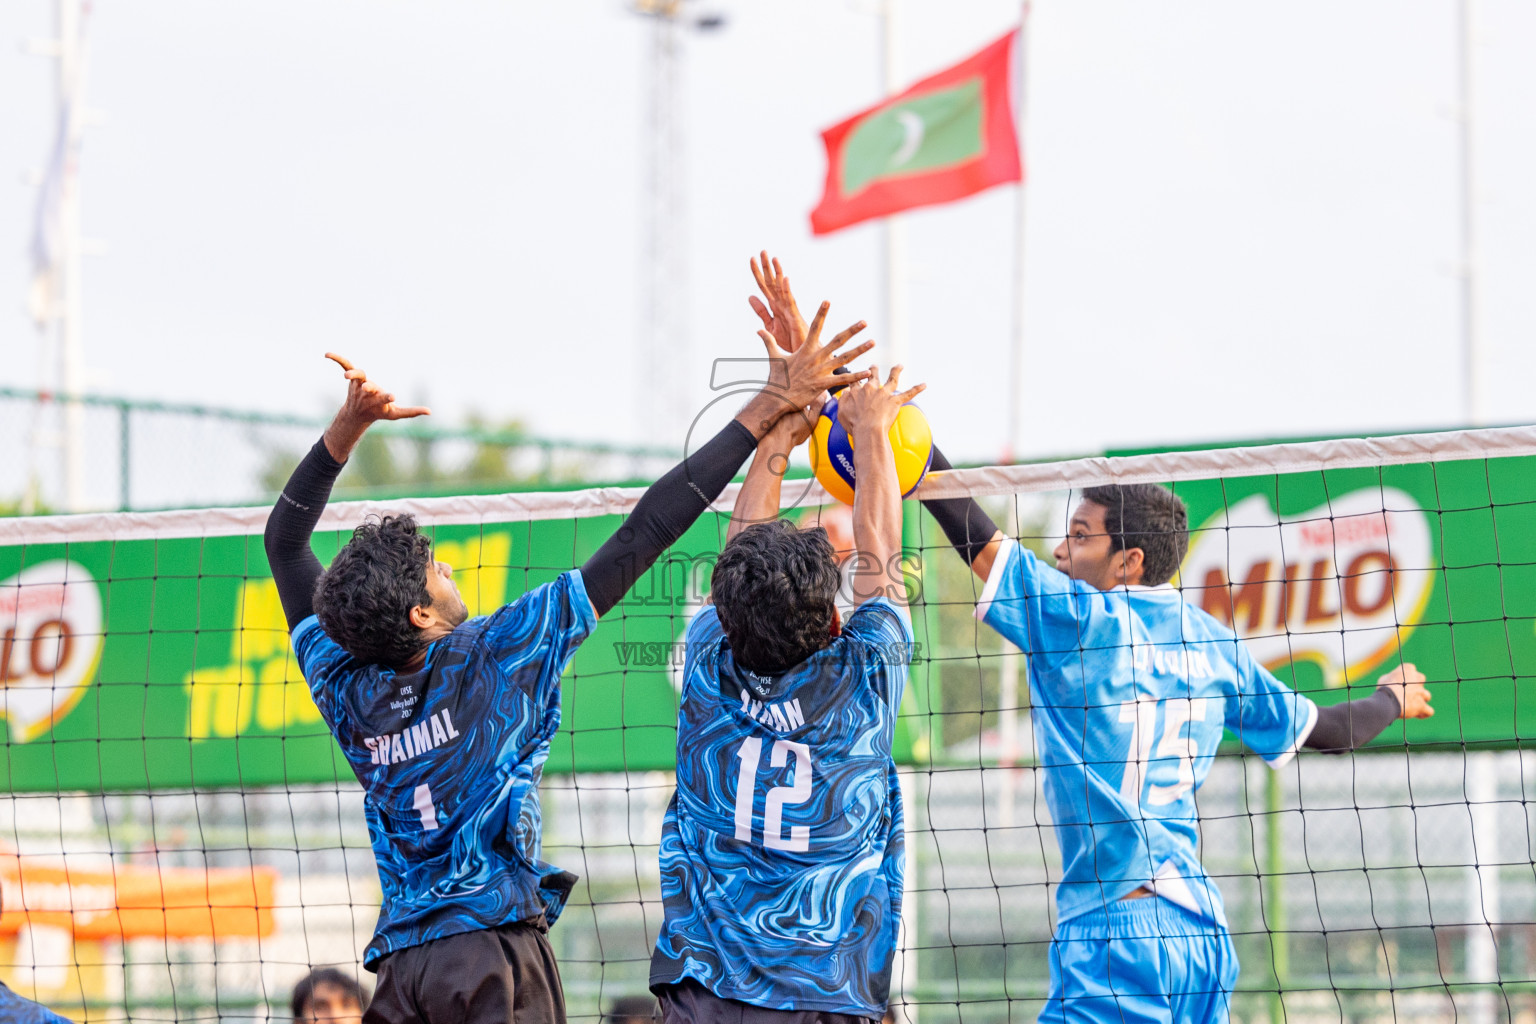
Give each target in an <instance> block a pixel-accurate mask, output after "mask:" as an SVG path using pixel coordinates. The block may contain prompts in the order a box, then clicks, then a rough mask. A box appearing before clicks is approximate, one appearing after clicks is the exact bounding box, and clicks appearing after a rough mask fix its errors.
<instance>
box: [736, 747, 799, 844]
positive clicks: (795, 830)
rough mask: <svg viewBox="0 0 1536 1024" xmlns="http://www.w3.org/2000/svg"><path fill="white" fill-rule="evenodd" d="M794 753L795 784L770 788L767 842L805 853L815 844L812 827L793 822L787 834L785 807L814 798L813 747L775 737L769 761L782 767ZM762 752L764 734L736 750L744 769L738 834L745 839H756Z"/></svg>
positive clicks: (738, 795)
mask: <svg viewBox="0 0 1536 1024" xmlns="http://www.w3.org/2000/svg"><path fill="white" fill-rule="evenodd" d="M790 754H794V755H795V782H794V785H792V786H774V787H773V788H771V789H769V790H768V802H767V804H766V805H765V806H764V808H763V845H764V846H766V847H767V848H768V849H770V850H791V851H794V852H796V853H803V852H805V851H806V850H809V849H810V848H811V828H810V826H809V825H792V826H790V829H789V838H788V839H786V838H784V835H783V831H784V808H785V807H793V806H794V805H796V804H803V803H805V801H806V800H808V799H810V796H811V773H812V768H811V748H810V747H809V746H807V745H806V744H804V743H795V742H794V741H792V740H775V741H774V743H773V753H772V754H770V755H769V758H768V762H769V764H771V765H772V766H773V767H775V768H782V767H784V765H785V763H786V762H787V761H788V760H789V755H790ZM762 755H763V738H762V737H761V736H749V737H747V739H745V740H743V741H742V744H741V747H740V748H739V749H738V750H737V751H736V756H737V758H739V759H740V760H741V772H740V774H739V775H737V776H736V838H737V839H739V840H741V841H742V842H744V843H750V842H751V841H752V801H753V798H754V797H755V796H756V794H757V769H758V765H759V762H760V761H761V760H762Z"/></svg>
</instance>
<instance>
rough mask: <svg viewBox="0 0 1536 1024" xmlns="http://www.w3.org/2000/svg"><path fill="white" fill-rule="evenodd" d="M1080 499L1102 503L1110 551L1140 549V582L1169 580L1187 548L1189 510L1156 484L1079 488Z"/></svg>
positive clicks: (1180, 501)
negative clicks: (1081, 497) (1081, 490)
mask: <svg viewBox="0 0 1536 1024" xmlns="http://www.w3.org/2000/svg"><path fill="white" fill-rule="evenodd" d="M1083 500H1084V501H1091V502H1093V503H1094V504H1095V505H1102V506H1104V528H1105V532H1107V533H1108V534H1109V543H1110V545H1111V550H1113V551H1124V550H1125V549H1126V548H1141V582H1143V583H1145V584H1146V585H1147V586H1149V587H1156V586H1160V585H1161V584H1164V583H1167V582H1168V581H1169V580H1171V579H1173V574H1174V573H1176V572H1178V571H1179V564H1180V563H1181V562H1183V561H1184V555H1185V553H1186V552H1188V551H1189V509H1187V508H1185V507H1184V500H1183V499H1182V498H1180V497H1179V496H1178V495H1177V494H1174V493H1173V492H1172V491H1170V490H1169V489H1168V488H1166V487H1159V486H1157V484H1105V485H1103V486H1101V487H1089V488H1088V489H1086V490H1084V491H1083Z"/></svg>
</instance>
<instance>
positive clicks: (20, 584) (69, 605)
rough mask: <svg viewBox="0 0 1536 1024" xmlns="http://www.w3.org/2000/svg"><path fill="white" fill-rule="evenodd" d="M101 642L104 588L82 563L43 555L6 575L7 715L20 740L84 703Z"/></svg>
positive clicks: (0, 653) (2, 698) (0, 612)
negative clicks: (39, 560)
mask: <svg viewBox="0 0 1536 1024" xmlns="http://www.w3.org/2000/svg"><path fill="white" fill-rule="evenodd" d="M101 647H102V632H101V591H100V590H99V589H98V588H97V586H96V581H95V580H94V579H92V578H91V574H90V573H89V572H88V571H87V570H86V569H85V567H84V566H82V565H80V563H78V562H70V561H66V560H64V559H56V560H54V561H51V562H42V563H39V564H38V565H34V566H30V567H29V568H27V569H24V570H22V572H21V573H19V574H18V575H16V576H12V577H11V578H10V579H8V580H5V581H4V582H0V718H4V720H5V722H6V724H7V725H8V726H9V727H10V734H11V736H10V738H11V742H12V743H26V742H28V741H30V740H34V739H36V738H37V737H39V736H41V735H42V734H43V733H45V732H47V731H48V730H49V729H52V728H53V726H54V723H56V722H57V721H58V720H59V719H61V718H63V717H64V716H65V715H66V714H68V713H69V711H70V709H71V708H73V707H74V706H75V705H76V704H78V703H79V702H80V698H81V697H83V696H84V695H85V688H86V687H87V686H88V685H90V681H91V676H92V675H93V674H94V673H95V671H96V662H97V659H99V658H100V657H101Z"/></svg>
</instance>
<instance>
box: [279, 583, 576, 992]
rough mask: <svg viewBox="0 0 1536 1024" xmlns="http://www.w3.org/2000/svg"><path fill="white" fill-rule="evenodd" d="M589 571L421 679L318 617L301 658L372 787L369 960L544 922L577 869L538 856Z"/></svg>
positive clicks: (434, 653) (460, 633)
mask: <svg viewBox="0 0 1536 1024" xmlns="http://www.w3.org/2000/svg"><path fill="white" fill-rule="evenodd" d="M596 621H597V619H596V616H595V615H594V614H593V611H592V604H591V602H590V601H589V600H588V599H587V592H586V588H585V587H584V586H583V585H582V581H581V573H580V572H579V571H572V572H568V573H566V574H564V575H563V576H561V577H559V578H558V579H556V580H555V581H554V582H553V583H548V584H545V585H544V586H542V587H538V588H536V589H534V590H531V591H529V592H528V593H526V594H524V595H523V596H522V597H520V598H518V599H517V600H516V601H514V602H513V603H512V604H509V605H506V606H505V607H503V608H501V609H500V610H498V611H497V612H495V613H494V614H492V615H488V616H484V617H481V618H475V619H470V620H469V621H468V622H465V623H464V624H463V625H461V626H459V628H457V629H455V630H454V631H453V632H452V633H451V634H449V635H448V636H446V637H443V638H442V639H440V640H438V641H436V642H435V643H433V644H432V646H431V647H430V648H429V649H428V652H427V661H426V665H425V666H424V667H423V668H422V669H421V670H420V671H418V672H413V673H409V674H397V673H396V672H394V671H393V670H392V669H388V668H383V667H381V666H378V665H360V664H358V663H357V662H356V661H354V660H353V659H352V657H351V656H350V655H348V654H347V653H346V652H345V651H343V650H342V649H341V648H340V647H339V646H338V645H337V644H336V643H335V641H333V640H331V638H330V637H329V636H327V635H326V633H325V631H324V630H323V629H321V628H320V623H319V620H318V619H316V618H315V617H314V616H310V617H309V618H307V619H305V620H304V621H303V622H301V623H299V625H298V626H297V627H296V628H295V629H294V631H293V649H294V652H295V654H296V655H297V656H298V659H299V665H300V666H301V667H302V668H303V670H304V678H305V679H306V680H308V682H309V689H310V692H311V693H312V694H313V695H314V698H315V704H316V706H318V707H319V709H320V713H321V715H323V716H324V718H325V721H326V724H328V725H329V726H330V727H331V732H332V733H333V734H334V735H335V737H336V742H337V743H339V744H340V745H341V749H342V752H343V753H344V754H345V755H346V757H347V760H348V761H349V762H350V763H351V765H352V770H353V772H354V773H356V775H357V778H358V781H359V782H361V783H362V785H363V793H364V811H365V815H366V817H367V819H368V832H369V834H370V835H371V836H372V839H373V854H374V857H375V859H376V860H377V861H378V866H379V883H380V885H381V886H382V887H383V890H384V900H383V906H382V907H381V908H380V910H379V924H378V928H377V930H376V932H375V933H374V937H373V941H372V942H370V943H369V944H368V948H367V950H366V951H365V952H364V954H363V963H364V965H365V966H367V967H369V968H370V969H376V964H377V962H378V960H379V958H380V957H382V956H384V955H385V954H386V953H390V952H392V951H394V950H397V949H405V948H407V947H409V946H416V945H420V944H421V943H423V942H427V941H429V940H431V939H437V938H442V937H443V936H445V935H456V934H458V933H460V932H468V931H476V930H478V929H482V928H494V927H496V926H497V925H501V924H507V923H509V922H512V921H521V920H523V919H525V918H530V917H534V916H536V915H537V914H539V913H541V912H542V913H543V914H544V915H545V917H546V919H547V920H548V921H549V922H550V923H551V924H553V923H554V921H555V919H556V918H557V917H558V916H559V915H560V910H561V908H562V907H564V905H565V898H566V895H567V894H568V893H569V892H570V889H571V886H572V885H574V884H575V881H576V876H575V875H572V874H570V873H569V872H565V871H562V870H560V869H559V868H556V867H554V866H552V865H549V864H545V863H544V862H543V861H542V860H540V859H539V853H540V833H541V821H540V815H539V791H538V785H539V777H540V775H541V773H542V772H543V768H544V761H545V759H546V758H548V756H549V743H550V740H551V738H553V736H554V735H555V731H556V730H557V729H558V728H559V727H560V674H561V673H562V672H563V671H564V670H565V666H566V663H567V662H568V661H570V658H571V655H572V654H573V653H575V650H576V647H577V646H578V645H579V644H580V643H581V641H582V640H584V639H586V637H587V634H589V633H590V632H591V631H592V627H593V625H594V624H595V623H596Z"/></svg>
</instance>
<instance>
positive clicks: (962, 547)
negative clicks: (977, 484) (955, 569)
mask: <svg viewBox="0 0 1536 1024" xmlns="http://www.w3.org/2000/svg"><path fill="white" fill-rule="evenodd" d="M928 468H929V469H936V470H945V469H952V468H954V467H953V466H951V465H950V462H949V460H948V459H946V458H945V457H944V453H943V452H941V451H939V449H938V448H937V447H935V448H934V449H933V461H932V462H931V463H929V466H928ZM923 507H924V508H926V509H927V510H928V511H929V512H931V513H932V514H933V518H934V519H936V520H938V523H939V528H940V529H942V530H943V531H944V536H946V537H948V538H949V542H950V543H951V544H953V545H954V546H955V550H956V551H958V552H960V557H961V558H963V559H965V564H966V565H970V564H971V563H972V562H974V561H976V556H977V555H979V554H981V551H982V549H983V548H985V547H986V546H987V544H988V543H989V542H990V541H991V540H992V538H993V537H994V536H996V534H997V524H995V523H993V522H992V517H991V516H989V515H987V514H986V513H985V512H983V511H982V509H981V506H980V505H978V504H976V499H975V498H947V499H945V500H943V501H925V502H923Z"/></svg>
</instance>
